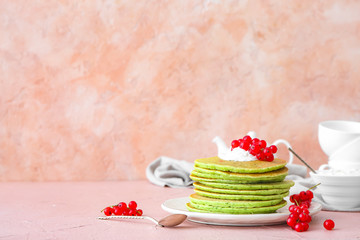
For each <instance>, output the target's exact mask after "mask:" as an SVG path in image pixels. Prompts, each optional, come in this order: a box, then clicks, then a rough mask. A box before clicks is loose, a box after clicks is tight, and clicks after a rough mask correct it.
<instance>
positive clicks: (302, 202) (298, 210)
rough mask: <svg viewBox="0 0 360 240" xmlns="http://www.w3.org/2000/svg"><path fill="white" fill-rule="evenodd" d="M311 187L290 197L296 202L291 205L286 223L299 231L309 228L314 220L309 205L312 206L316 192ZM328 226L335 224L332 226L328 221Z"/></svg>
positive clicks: (291, 200)
mask: <svg viewBox="0 0 360 240" xmlns="http://www.w3.org/2000/svg"><path fill="white" fill-rule="evenodd" d="M317 185H318V184H317ZM317 185H315V186H313V187H312V188H314V187H316V186H317ZM312 188H310V189H312ZM310 189H309V190H307V191H301V192H300V193H299V194H293V195H291V196H290V198H289V200H290V202H292V203H294V204H292V205H290V206H289V212H290V215H289V217H288V219H287V221H286V223H287V225H289V226H290V227H291V228H292V229H293V230H295V231H297V232H304V231H307V230H308V229H309V223H310V222H311V220H312V217H311V216H310V211H309V207H310V206H311V201H312V199H313V197H314V194H313V192H312V191H311V190H310ZM327 221H328V220H327ZM330 221H331V220H330ZM325 222H326V221H325ZM325 222H324V227H325ZM326 226H327V227H330V228H331V227H332V228H333V227H334V225H332V226H331V223H326ZM327 227H325V228H327ZM332 228H331V229H332Z"/></svg>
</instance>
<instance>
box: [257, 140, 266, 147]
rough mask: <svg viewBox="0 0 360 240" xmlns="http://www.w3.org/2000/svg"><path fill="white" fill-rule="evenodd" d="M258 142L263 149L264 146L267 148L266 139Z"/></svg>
mask: <svg viewBox="0 0 360 240" xmlns="http://www.w3.org/2000/svg"><path fill="white" fill-rule="evenodd" d="M258 144H259V146H260V148H261V149H262V148H266V141H265V140H260V141H259V142H258Z"/></svg>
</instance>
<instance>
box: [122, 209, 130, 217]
mask: <svg viewBox="0 0 360 240" xmlns="http://www.w3.org/2000/svg"><path fill="white" fill-rule="evenodd" d="M129 211H130V208H126V209H125V210H124V212H123V215H124V216H129Z"/></svg>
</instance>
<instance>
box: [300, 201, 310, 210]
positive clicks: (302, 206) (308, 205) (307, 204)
mask: <svg viewBox="0 0 360 240" xmlns="http://www.w3.org/2000/svg"><path fill="white" fill-rule="evenodd" d="M299 206H300V207H301V209H305V208H306V209H308V208H309V207H310V202H309V201H303V202H301V203H300V205H299Z"/></svg>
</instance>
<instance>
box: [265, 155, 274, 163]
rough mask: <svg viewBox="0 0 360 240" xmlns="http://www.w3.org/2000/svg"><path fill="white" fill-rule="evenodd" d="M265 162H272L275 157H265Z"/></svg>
mask: <svg viewBox="0 0 360 240" xmlns="http://www.w3.org/2000/svg"><path fill="white" fill-rule="evenodd" d="M265 161H268V162H272V161H274V155H272V154H271V155H265Z"/></svg>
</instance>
